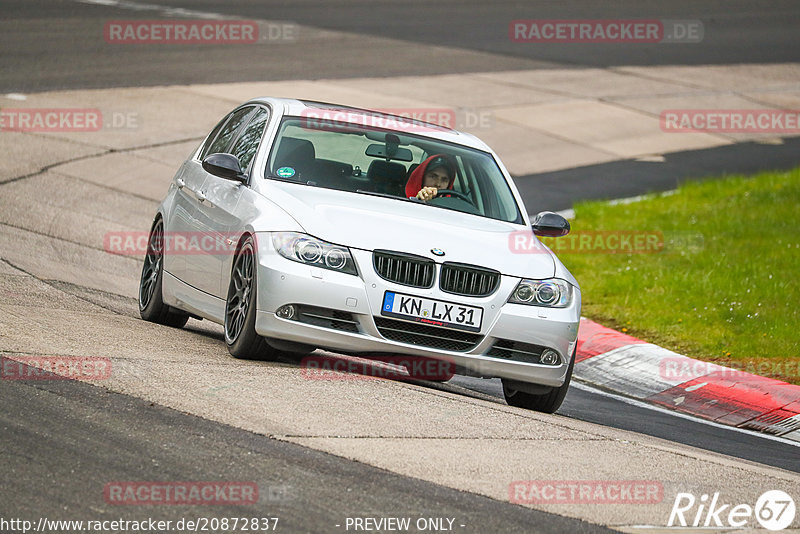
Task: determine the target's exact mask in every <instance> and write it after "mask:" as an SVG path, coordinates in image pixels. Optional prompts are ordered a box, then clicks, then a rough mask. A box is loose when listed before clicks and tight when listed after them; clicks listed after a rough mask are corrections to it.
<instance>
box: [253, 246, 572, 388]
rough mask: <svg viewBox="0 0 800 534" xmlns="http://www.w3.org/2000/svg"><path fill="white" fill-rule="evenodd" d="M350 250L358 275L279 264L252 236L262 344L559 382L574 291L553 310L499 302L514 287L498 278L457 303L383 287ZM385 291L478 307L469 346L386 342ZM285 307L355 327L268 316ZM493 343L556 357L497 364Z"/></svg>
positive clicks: (367, 259) (568, 351) (435, 292)
mask: <svg viewBox="0 0 800 534" xmlns="http://www.w3.org/2000/svg"><path fill="white" fill-rule="evenodd" d="M351 251H352V253H353V257H354V259H355V261H356V263H357V265H358V268H359V276H353V275H349V274H343V273H338V272H334V271H330V270H325V269H321V268H318V267H311V266H308V265H304V264H301V263H297V262H294V261H290V260H287V259H285V258H283V257H282V256H280V255H279V254H277V252H275V250H274V248H273V247H272V240H271V239H270V236H269V234H267V233H263V234H262V233H259V234H258V256H259V263H258V278H257V283H258V305H257V315H256V325H255V327H256V332H257V333H258V334H260V335H262V336H265V337H270V338H276V339H281V340H286V341H293V342H297V343H303V344H308V345H313V346H317V347H320V348H327V349H331V350H335V351H342V352H347V353H358V354H361V355H364V356H367V357H368V356H369V355H374V356H379V355H386V354H402V355H414V356H421V357H428V358H435V359H440V360H446V361H448V362H451V363H453V364H455V365H456V366H458V367H462V368H464V369H466V370H467V372H469V373H471V374H475V375H478V376H484V377H501V378H508V379H513V380H518V381H521V382H528V383H533V384H541V385H545V386H556V387H557V386H560V385H562V384H563V383H564V380H565V378H566V373H567V368H568V365H569V361H570V358H571V356H572V354H573V350H574V348H575V344H576V340H577V335H578V324H579V321H580V290H579V289H578V288H575V294H574V297H573V299H572V303H571V304H570V306H569V307H567V308H561V309H556V308H543V307H536V306H526V305H521V304H509V303H507V302H506V301H507V300H508V296H509V295H510V293H511V292H512V291H513V290H514V288H516V285H517V283H518V282H519V280H520V279H519V278H516V277H511V276H503V277H502V280H501V283H500V287H499V288H498V289H497V291H495V293H493V294H492V295H490V296H488V297H461V296H455V295H452V294H447V293H444V292H442V291H441V290H439V289H438V285H437V284H434V287H432V288H430V289H418V288H412V287H408V286H403V285H399V284H395V283H393V282H390V281H387V280H384V279H382V278H380V277H379V276H378V275H377V273H375V271H374V269H373V267H372V253H371V252H369V251H362V250H354V249H351ZM385 291H396V292H400V293H406V294H413V295H418V296H421V297H428V298H432V299H440V300H446V301H458V302H459V303H462V304H465V305H470V306H480V307H482V308H483V309H484V319H483V323H482V326H481V330H480V332H479V333H477V334H475V335H473V336H472V339H474V340H475V343H474V344H472V345H471V346H470V347H469V348H467V349H466V350H445V349H441V348H432V347H429V346H422V345H420V344H416V343H413V342H400V341H393V340H391V339H387V338H386V337H385V336H384V335H382V334H381V331H380V329H379V327H378V325H377V324H376V320H375V318H376V317H378V318H380V317H381V315H380V310H381V304H382V302H383V294H384V292H385ZM286 304H295V305H299V306H312V307H315V308H322V309H327V310H337V311H338V312H342V313H344V314H349V316H351V317H352V320H353V321H354V323H355V326H354V327H353V326H352V324H351V325H350V328H348V329H346V330H343V329H340V328H333V327H330V326H320V325H317V324H309V323H307V322H299V321H297V320H294V319H283V318H280V317H278V316H276V315H275V310H277V309H278V308H279V307H281V306H283V305H286ZM407 324H408V323H407ZM410 324H412V325H416V324H417V323H410ZM501 342H502V343H506V344H508V342H518V343H521V344H525V345H526V346H527V345H531V346H538V347H546V348H550V349H553V350H555V351H556V352H557V353H558V354H559V357H560V358H559V363H558V364H556V365H545V364H541V363H530V362H526V361H517V360H514V359H511V358H508V357H505V358H504V357H498V356H497V355H496V354H497V353H498V351H497V349H496V347H497V346H499V343H501ZM493 348H494V350H493ZM501 352H502V351H501ZM491 354H495V355H491ZM504 354H507V353H504Z"/></svg>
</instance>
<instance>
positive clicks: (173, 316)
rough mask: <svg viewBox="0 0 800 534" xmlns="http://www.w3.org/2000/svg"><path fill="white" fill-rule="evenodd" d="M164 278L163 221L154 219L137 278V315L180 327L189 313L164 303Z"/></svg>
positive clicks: (155, 321) (147, 319) (186, 319)
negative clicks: (140, 273)
mask: <svg viewBox="0 0 800 534" xmlns="http://www.w3.org/2000/svg"><path fill="white" fill-rule="evenodd" d="M163 278H164V223H163V221H162V220H161V218H158V219H156V221H155V222H154V223H153V227H152V228H151V229H150V236H149V237H148V240H147V253H146V254H145V257H144V265H142V277H141V279H140V280H139V315H140V316H141V317H142V319H144V320H145V321H150V322H153V323H158V324H163V325H166V326H172V327H175V328H181V327H183V326H184V325H185V324H186V321H188V320H189V314H188V313H184V312H181V311H179V310H176V309H175V308H173V307H171V306H167V305H166V304H164V301H163V300H162V296H161V286H162V280H163Z"/></svg>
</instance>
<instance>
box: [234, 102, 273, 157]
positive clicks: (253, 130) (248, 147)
mask: <svg viewBox="0 0 800 534" xmlns="http://www.w3.org/2000/svg"><path fill="white" fill-rule="evenodd" d="M267 119H269V111H268V110H267V109H266V108H262V107H259V108H258V111H256V112H255V114H253V116H252V118H251V119H250V122H249V123H248V124H247V126H246V127H245V128H244V130H242V133H241V135H240V136H239V138H238V139H237V140H236V143H235V144H234V145H233V149H232V150H231V154H233V155H234V156H236V157H237V158H238V159H239V165H241V167H242V170H245V171H246V170H247V169H248V168H249V167H250V162H251V161H253V156H255V155H256V151H257V150H258V144H259V142H260V141H261V135H262V134H263V133H264V127H265V126H266V125H267Z"/></svg>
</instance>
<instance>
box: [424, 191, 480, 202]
mask: <svg viewBox="0 0 800 534" xmlns="http://www.w3.org/2000/svg"><path fill="white" fill-rule="evenodd" d="M445 195H450V196H454V197H456V198H460V199H461V200H463V201H465V202H469V203H470V204H472V205H473V206H474V205H475V203H474V202H473V201H472V199H471V198H469V197H468V196H467V195H465V194H464V193H462V192H461V191H456V190H454V189H439V191H437V192H436V196H434V197H433V198H439V197H443V196H445Z"/></svg>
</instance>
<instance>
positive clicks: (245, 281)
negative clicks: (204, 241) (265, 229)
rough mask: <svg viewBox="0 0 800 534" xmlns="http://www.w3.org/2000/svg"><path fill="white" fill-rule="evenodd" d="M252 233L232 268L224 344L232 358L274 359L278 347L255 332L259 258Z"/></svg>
mask: <svg viewBox="0 0 800 534" xmlns="http://www.w3.org/2000/svg"><path fill="white" fill-rule="evenodd" d="M254 243H255V242H254V241H253V237H252V236H247V237H246V238H245V240H244V241H242V244H241V246H240V247H239V250H238V251H237V252H236V257H235V258H234V260H233V268H232V269H231V281H230V284H229V286H228V297H227V299H226V301H225V343H226V344H227V345H228V352H230V353H231V354H232V355H233V357H235V358H240V359H244V360H271V359H273V358H274V357H275V356H276V352H277V351H275V349H273V348H272V347H270V346H269V345H268V344H267V343H266V340H265V339H264V338H263V337H261V336H260V335H258V334H257V333H256V295H257V288H258V282H257V280H256V273H257V272H258V269H257V261H256V259H257V258H256V253H255V244H254Z"/></svg>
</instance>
